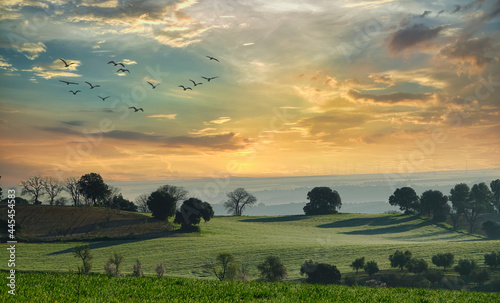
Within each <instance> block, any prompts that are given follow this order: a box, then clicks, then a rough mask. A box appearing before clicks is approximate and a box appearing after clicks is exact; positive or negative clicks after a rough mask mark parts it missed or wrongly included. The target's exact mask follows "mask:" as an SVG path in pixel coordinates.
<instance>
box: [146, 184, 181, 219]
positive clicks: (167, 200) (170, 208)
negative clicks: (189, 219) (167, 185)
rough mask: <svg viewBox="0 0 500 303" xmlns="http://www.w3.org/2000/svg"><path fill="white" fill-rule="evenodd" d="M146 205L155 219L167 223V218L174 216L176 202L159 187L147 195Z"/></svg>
mask: <svg viewBox="0 0 500 303" xmlns="http://www.w3.org/2000/svg"><path fill="white" fill-rule="evenodd" d="M147 203H148V207H149V209H150V210H151V213H152V215H153V217H154V218H156V219H159V220H163V221H168V217H172V216H173V215H175V209H176V206H177V200H176V199H175V198H174V197H173V196H172V194H170V193H168V192H167V191H165V190H162V188H161V187H160V188H159V189H157V190H156V191H154V192H152V193H151V194H150V195H149V197H148V202H147Z"/></svg>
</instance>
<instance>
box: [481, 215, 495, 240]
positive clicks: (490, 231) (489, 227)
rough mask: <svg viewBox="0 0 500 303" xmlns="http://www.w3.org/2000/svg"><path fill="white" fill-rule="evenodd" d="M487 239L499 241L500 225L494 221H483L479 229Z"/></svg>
mask: <svg viewBox="0 0 500 303" xmlns="http://www.w3.org/2000/svg"><path fill="white" fill-rule="evenodd" d="M481 229H482V230H484V232H485V233H486V236H488V238H489V239H500V223H498V222H495V221H491V220H488V221H485V222H483V224H482V227H481Z"/></svg>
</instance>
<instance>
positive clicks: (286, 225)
mask: <svg viewBox="0 0 500 303" xmlns="http://www.w3.org/2000/svg"><path fill="white" fill-rule="evenodd" d="M124 229H126V233H127V234H129V233H134V235H140V231H138V230H134V229H133V227H130V226H126V227H124ZM201 229H202V232H201V233H199V234H180V233H168V235H169V236H167V237H157V238H148V237H138V238H137V239H129V240H110V241H92V242H62V243H18V251H17V258H18V262H17V264H16V265H17V269H18V270H37V271H68V270H73V271H74V270H76V268H77V266H79V265H81V264H80V262H81V261H80V260H78V259H76V258H74V257H73V255H72V248H73V247H75V246H77V245H82V244H84V243H89V244H90V247H91V249H92V253H93V254H94V259H93V269H92V271H93V272H104V269H103V267H104V264H105V263H106V261H107V259H108V258H109V257H110V256H111V255H112V254H113V253H114V252H119V253H122V254H123V255H124V256H125V261H124V266H123V271H124V273H130V272H131V271H132V264H133V263H135V261H136V260H137V259H138V260H140V261H141V262H142V264H143V267H144V272H145V274H146V275H153V274H154V269H155V266H156V264H157V263H159V262H164V263H165V264H166V266H167V273H166V275H167V276H171V277H188V278H210V279H212V278H214V277H213V274H212V272H211V267H210V264H211V263H213V261H214V259H215V256H216V255H217V254H218V253H220V252H231V253H233V254H234V255H235V256H236V258H237V261H238V262H239V263H241V264H247V265H249V268H250V276H251V278H257V270H256V265H257V264H258V263H260V262H262V261H263V260H264V258H265V257H266V256H268V255H271V254H272V255H278V256H280V258H281V259H282V261H283V263H284V264H285V266H286V267H287V268H288V271H289V276H288V280H296V279H298V278H301V276H300V274H299V270H300V265H301V264H302V263H303V262H304V261H306V260H309V259H312V260H314V261H318V262H326V263H329V264H334V265H336V266H337V267H338V268H339V269H340V271H341V272H342V273H347V272H352V269H351V268H350V267H349V265H350V264H351V262H352V261H354V259H355V258H357V257H362V256H364V257H365V258H366V260H367V261H369V260H375V261H377V262H378V264H379V267H380V268H381V269H389V268H390V264H389V260H388V256H389V254H392V253H393V252H394V251H395V250H396V249H405V250H406V249H409V250H411V251H412V253H413V255H414V257H417V258H424V259H426V260H427V262H428V263H429V264H430V265H432V263H431V260H430V259H431V257H432V255H434V254H436V253H444V252H452V253H454V254H455V256H456V259H457V260H458V259H461V258H473V259H475V260H476V261H477V262H478V264H483V260H484V258H483V255H484V254H485V253H489V252H491V251H494V250H495V251H496V250H498V247H500V241H498V240H497V241H492V240H484V239H483V238H482V237H480V236H474V235H470V234H467V233H458V232H454V231H452V230H451V229H450V228H449V227H447V226H445V225H435V224H433V223H432V222H430V221H427V220H423V219H420V218H417V217H412V216H403V215H368V214H338V215H324V216H303V215H297V216H281V217H215V218H213V219H212V220H210V221H209V222H207V223H202V224H201ZM2 245H4V244H2ZM0 249H1V247H0ZM0 269H7V265H6V263H3V264H2V263H0Z"/></svg>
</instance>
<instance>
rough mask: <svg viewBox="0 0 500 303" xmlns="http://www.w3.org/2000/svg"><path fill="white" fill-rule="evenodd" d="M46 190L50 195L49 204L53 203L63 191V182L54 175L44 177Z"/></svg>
mask: <svg viewBox="0 0 500 303" xmlns="http://www.w3.org/2000/svg"><path fill="white" fill-rule="evenodd" d="M43 184H44V190H45V193H46V194H47V196H49V198H50V200H49V204H50V205H53V204H54V200H55V199H56V197H57V196H58V195H59V194H60V193H61V191H63V189H64V187H63V185H62V183H61V182H60V181H59V180H57V179H56V178H54V177H46V178H43Z"/></svg>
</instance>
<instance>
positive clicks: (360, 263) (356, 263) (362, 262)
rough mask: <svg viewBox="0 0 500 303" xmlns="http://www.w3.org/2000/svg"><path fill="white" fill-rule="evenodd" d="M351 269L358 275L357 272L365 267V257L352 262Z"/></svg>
mask: <svg viewBox="0 0 500 303" xmlns="http://www.w3.org/2000/svg"><path fill="white" fill-rule="evenodd" d="M351 267H352V269H353V270H355V271H356V273H358V270H360V269H363V267H365V257H362V258H357V259H356V260H354V262H352V263H351Z"/></svg>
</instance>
